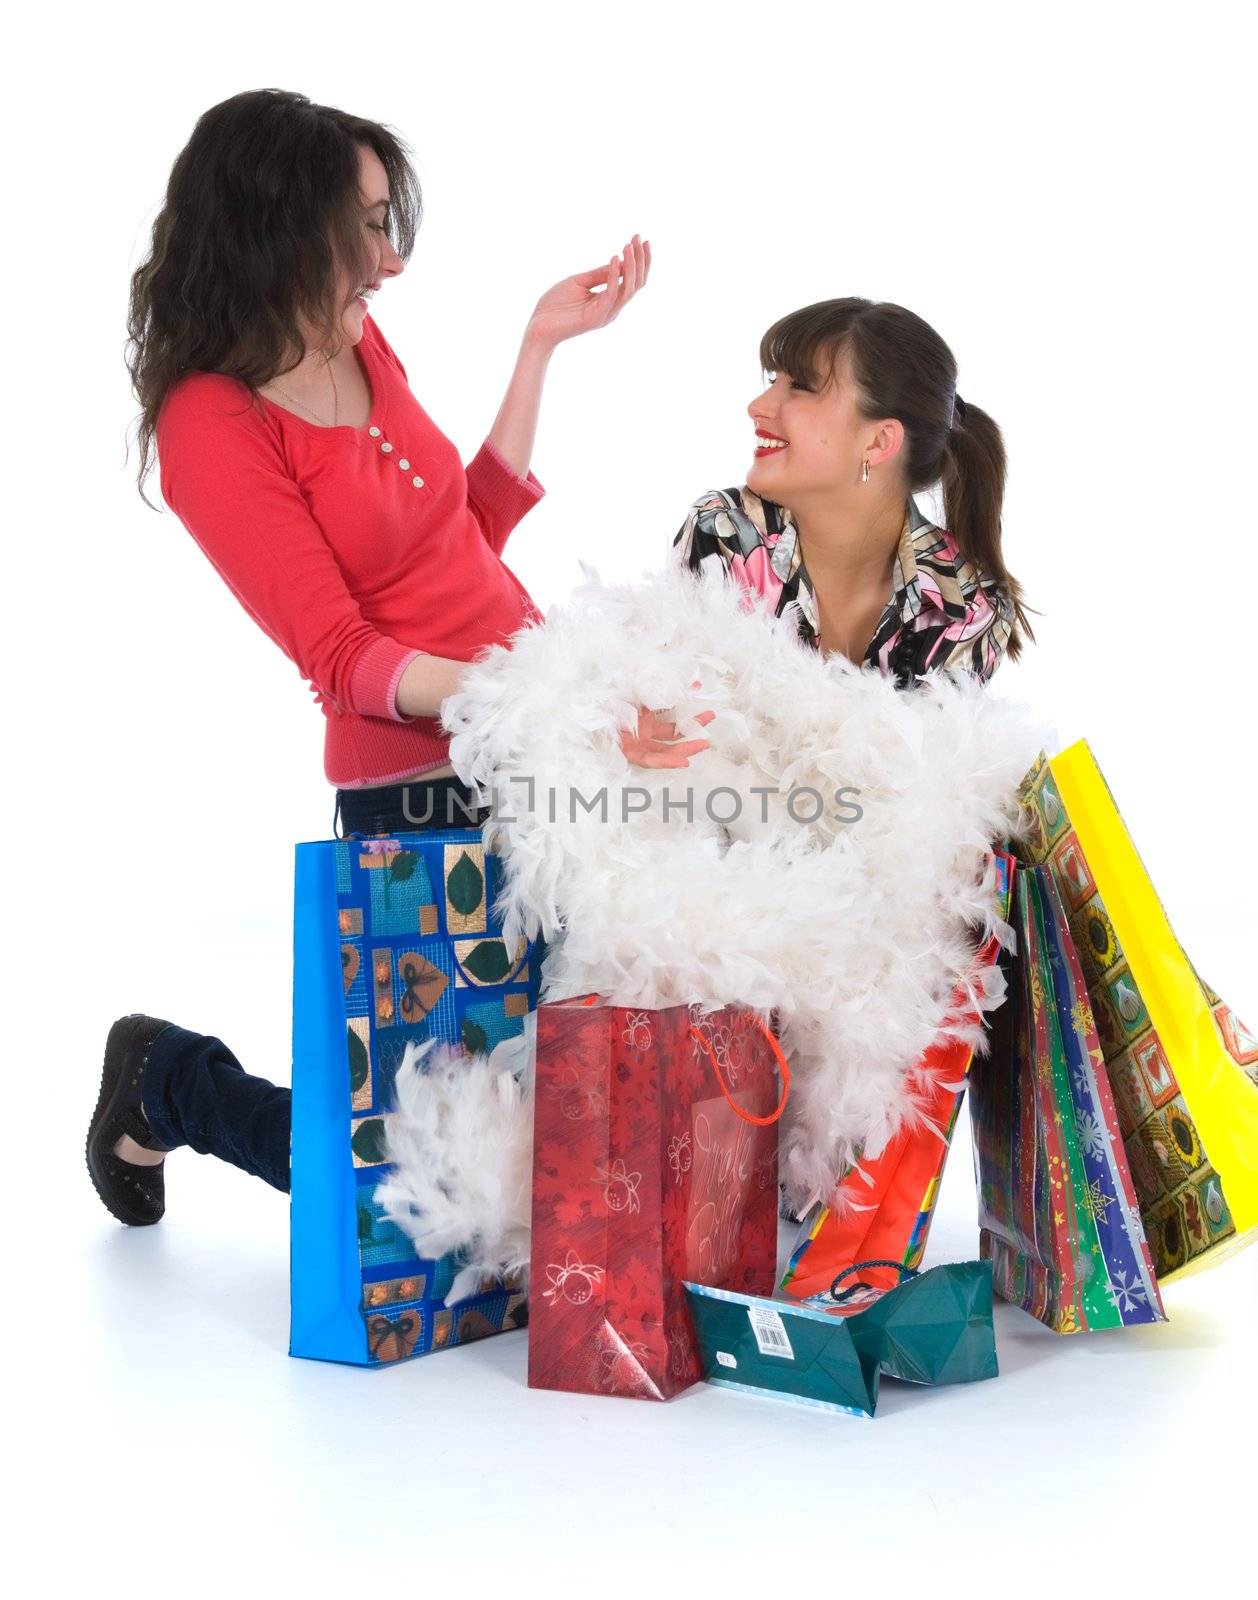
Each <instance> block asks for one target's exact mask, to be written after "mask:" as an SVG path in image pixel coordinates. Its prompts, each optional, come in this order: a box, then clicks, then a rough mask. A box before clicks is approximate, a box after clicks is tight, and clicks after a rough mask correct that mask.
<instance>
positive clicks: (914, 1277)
mask: <svg viewBox="0 0 1258 1600" xmlns="http://www.w3.org/2000/svg"><path fill="white" fill-rule="evenodd" d="M884 1266H889V1267H893V1268H896V1269H897V1270H898V1271H899V1272H900V1273H901V1274H902V1281H901V1282H900V1283H899V1285H898V1286H897V1287H895V1288H893V1289H886V1288H879V1287H876V1286H874V1285H872V1284H868V1283H864V1282H860V1281H857V1282H856V1283H855V1284H850V1285H846V1286H845V1285H844V1280H845V1279H846V1278H848V1277H849V1276H850V1275H851V1274H853V1273H859V1272H861V1271H863V1270H865V1269H866V1268H869V1267H884ZM686 1296H687V1300H688V1302H689V1305H690V1312H691V1315H692V1317H693V1318H694V1327H695V1337H696V1340H697V1342H698V1345H699V1350H700V1354H701V1356H702V1360H703V1375H704V1377H705V1378H706V1380H707V1381H708V1382H709V1383H714V1384H718V1385H721V1386H723V1387H725V1388H730V1389H742V1390H743V1391H744V1392H746V1393H748V1394H758V1395H766V1396H769V1397H770V1398H773V1399H778V1400H790V1401H793V1402H794V1403H795V1404H797V1405H805V1406H812V1407H816V1408H818V1409H820V1410H823V1411H846V1412H850V1413H852V1414H853V1415H855V1416H862V1417H872V1416H873V1414H874V1412H875V1410H876V1409H877V1406H878V1387H879V1382H880V1380H881V1378H882V1377H883V1376H884V1375H885V1376H886V1377H889V1378H901V1379H904V1380H906V1381H907V1382H909V1383H919V1384H928V1385H931V1386H932V1387H933V1386H936V1385H940V1384H949V1383H975V1382H977V1381H978V1380H980V1379H982V1378H994V1377H995V1376H996V1374H997V1370H998V1369H997V1365H996V1338H995V1332H994V1330H993V1327H992V1269H991V1263H990V1262H988V1261H958V1262H948V1263H946V1264H945V1265H943V1266H939V1267H932V1268H931V1269H930V1270H929V1271H928V1272H916V1271H914V1270H913V1268H911V1267H905V1266H903V1265H902V1264H901V1263H898V1262H894V1261H890V1262H883V1261H866V1262H862V1263H860V1265H859V1266H855V1267H848V1268H845V1269H844V1271H843V1272H841V1273H840V1274H839V1275H838V1277H837V1278H836V1279H835V1281H834V1284H833V1285H832V1288H831V1292H830V1294H826V1295H813V1296H811V1297H810V1298H809V1299H807V1300H804V1301H798V1300H778V1299H772V1298H765V1297H760V1296H756V1295H745V1294H734V1293H732V1292H730V1291H729V1290H726V1289H712V1288H707V1287H705V1286H703V1285H701V1284H697V1283H688V1284H687V1285H686Z"/></svg>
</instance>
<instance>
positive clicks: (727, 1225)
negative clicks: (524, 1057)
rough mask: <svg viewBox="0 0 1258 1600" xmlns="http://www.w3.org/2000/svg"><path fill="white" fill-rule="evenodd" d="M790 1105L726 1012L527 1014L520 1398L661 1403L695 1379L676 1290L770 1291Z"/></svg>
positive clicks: (772, 1071) (750, 1032) (584, 1004)
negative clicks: (533, 1039)
mask: <svg viewBox="0 0 1258 1600" xmlns="http://www.w3.org/2000/svg"><path fill="white" fill-rule="evenodd" d="M779 1071H780V1073H781V1088H780V1090H779ZM788 1089H789V1071H788V1069H787V1066H786V1062H785V1060H784V1059H783V1057H782V1053H781V1050H780V1048H779V1047H778V1044H777V1040H776V1039H775V1037H774V1035H773V1033H772V1032H771V1031H770V1029H769V1028H768V1027H766V1025H765V1024H764V1023H763V1022H762V1021H761V1020H760V1018H759V1017H758V1016H757V1015H756V1014H755V1013H754V1012H751V1011H748V1010H745V1009H742V1008H739V1007H726V1008H725V1009H723V1010H720V1011H715V1012H703V1011H702V1010H701V1009H700V1008H699V1007H698V1006H688V1005H677V1006H671V1007H667V1008H665V1009H662V1010H657V1011H652V1010H632V1009H628V1008H625V1007H621V1006H610V1005H607V1004H605V1003H604V1002H603V1001H601V1000H599V999H598V997H596V996H587V997H585V999H584V1000H566V1001H558V1002H553V1003H552V1002H547V1003H545V1004H543V1005H541V1006H539V1007H538V1009H537V1081H536V1095H535V1101H534V1139H533V1234H532V1259H531V1265H530V1278H529V1290H530V1296H531V1301H532V1304H531V1312H530V1321H529V1384H530V1385H531V1386H532V1387H533V1388H538V1389H563V1390H568V1391H571V1392H575V1393H577V1394H603V1395H625V1396H630V1397H635V1398H640V1399H648V1400H665V1399H668V1398H670V1397H671V1396H672V1395H674V1394H677V1393H678V1392H679V1391H680V1390H682V1389H684V1388H687V1387H688V1386H689V1385H690V1384H693V1383H697V1382H698V1381H699V1380H700V1379H701V1378H702V1376H703V1370H702V1366H701V1363H700V1360H699V1354H698V1351H697V1349H696V1346H695V1342H694V1332H693V1327H692V1324H691V1319H690V1313H689V1311H688V1309H687V1306H686V1291H685V1281H686V1280H687V1279H690V1280H692V1281H695V1282H699V1283H705V1284H716V1285H719V1286H722V1287H727V1288H733V1289H739V1290H742V1291H744V1292H746V1293H749V1294H767V1293H769V1292H770V1291H771V1289H772V1287H773V1280H774V1274H775V1270H776V1263H777V1127H776V1123H777V1121H778V1118H779V1117H780V1116H781V1114H782V1111H783V1109H784V1107H785V1104H786V1094H787V1092H788Z"/></svg>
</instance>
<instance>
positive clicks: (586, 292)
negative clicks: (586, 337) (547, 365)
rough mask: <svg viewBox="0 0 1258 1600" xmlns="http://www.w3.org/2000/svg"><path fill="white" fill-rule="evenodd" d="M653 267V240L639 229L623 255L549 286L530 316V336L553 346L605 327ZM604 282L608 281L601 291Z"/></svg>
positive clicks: (531, 339) (526, 334) (528, 334)
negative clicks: (603, 265) (600, 287)
mask: <svg viewBox="0 0 1258 1600" xmlns="http://www.w3.org/2000/svg"><path fill="white" fill-rule="evenodd" d="M650 271H651V242H650V240H649V239H648V240H647V241H646V242H645V243H643V242H642V241H641V240H640V239H639V236H638V235H637V234H636V233H635V234H634V236H633V238H632V239H630V241H629V243H628V244H627V245H626V246H625V250H624V255H623V257H622V256H618V255H616V256H613V257H612V258H611V260H610V262H608V264H607V265H606V266H605V267H592V268H591V269H590V271H589V272H577V273H574V274H573V276H572V277H571V278H564V279H562V280H561V281H560V282H559V283H557V284H556V285H555V286H554V288H553V289H547V291H546V293H545V294H544V295H543V296H542V298H541V299H540V300H539V301H538V302H537V305H536V307H535V308H534V311H533V315H532V316H531V317H530V318H529V324H528V328H527V330H526V332H525V337H526V339H527V340H528V341H529V342H530V343H531V344H534V345H540V346H542V347H543V348H546V349H553V347H554V346H555V345H557V344H560V343H562V341H563V340H565V339H572V338H575V337H576V335H577V334H579V333H589V332H590V330H591V329H592V328H602V327H605V326H606V324H607V323H609V322H612V321H614V320H615V319H616V317H618V316H619V315H620V313H621V311H623V310H624V308H625V306H627V305H628V304H629V302H630V300H632V299H633V297H634V295H635V294H637V292H638V290H639V289H640V288H641V287H642V285H643V284H644V283H645V282H646V280H647V277H648V275H649V273H650ZM600 284H602V285H605V287H604V288H603V290H602V292H601V293H600V292H599V285H600Z"/></svg>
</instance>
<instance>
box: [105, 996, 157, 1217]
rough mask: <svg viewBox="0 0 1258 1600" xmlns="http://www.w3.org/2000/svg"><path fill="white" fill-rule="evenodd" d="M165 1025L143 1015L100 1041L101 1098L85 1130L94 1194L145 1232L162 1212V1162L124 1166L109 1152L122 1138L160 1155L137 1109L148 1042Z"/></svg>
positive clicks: (125, 1020)
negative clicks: (102, 1059)
mask: <svg viewBox="0 0 1258 1600" xmlns="http://www.w3.org/2000/svg"><path fill="white" fill-rule="evenodd" d="M169 1026H170V1024H169V1023H168V1022H165V1021H163V1019H162V1018H161V1017H146V1016H145V1015H144V1013H143V1012H142V1011H134V1012H132V1013H131V1014H130V1015H129V1016H126V1017H119V1018H118V1020H117V1022H115V1023H114V1025H113V1027H112V1028H110V1030H109V1037H108V1038H107V1039H106V1040H105V1067H104V1071H103V1073H102V1075H101V1084H100V1096H99V1098H98V1099H97V1101H96V1110H95V1111H94V1112H93V1113H92V1121H91V1125H90V1126H89V1128H88V1130H87V1170H88V1171H89V1172H90V1173H91V1175H92V1182H93V1183H94V1184H95V1185H96V1193H97V1194H98V1195H99V1196H100V1197H101V1199H102V1200H103V1201H104V1203H105V1205H106V1206H107V1207H108V1209H109V1210H110V1211H112V1212H113V1214H114V1216H115V1217H117V1218H118V1221H119V1222H126V1223H128V1224H130V1226H132V1227H137V1228H138V1227H144V1226H145V1225H146V1224H148V1223H150V1222H160V1221H161V1219H162V1214H163V1212H164V1211H165V1210H166V1179H165V1176H164V1173H163V1167H164V1165H165V1163H164V1162H159V1163H158V1164H157V1165H156V1166H152V1167H146V1166H142V1165H139V1164H138V1163H136V1162H134V1161H124V1160H123V1159H122V1157H121V1156H119V1155H115V1154H114V1146H115V1145H116V1144H117V1143H118V1140H119V1139H120V1138H121V1137H122V1135H123V1134H124V1133H126V1134H129V1135H130V1136H131V1138H133V1139H134V1140H135V1142H136V1144H138V1145H141V1146H142V1147H143V1148H144V1149H145V1150H163V1149H165V1146H164V1145H160V1144H158V1142H157V1140H156V1139H155V1138H154V1137H153V1130H152V1129H151V1128H150V1127H149V1125H148V1122H147V1121H146V1119H145V1116H144V1112H143V1110H142V1109H141V1106H140V1085H141V1082H142V1080H143V1077H144V1066H145V1063H146V1062H147V1060H148V1055H149V1051H150V1050H151V1049H152V1046H153V1041H154V1039H156V1038H157V1036H158V1034H159V1033H161V1032H162V1030H163V1029H165V1028H168V1027H169Z"/></svg>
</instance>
